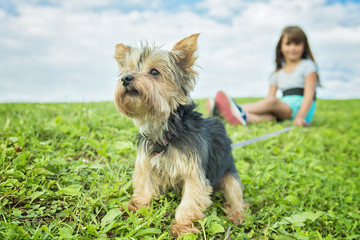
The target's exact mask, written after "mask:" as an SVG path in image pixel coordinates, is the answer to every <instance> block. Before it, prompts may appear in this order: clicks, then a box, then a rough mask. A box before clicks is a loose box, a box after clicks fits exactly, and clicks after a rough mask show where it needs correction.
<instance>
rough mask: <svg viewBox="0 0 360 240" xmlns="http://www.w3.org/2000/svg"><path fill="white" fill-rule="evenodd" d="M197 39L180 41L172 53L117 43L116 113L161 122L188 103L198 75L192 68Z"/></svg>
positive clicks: (195, 36) (152, 47) (190, 38)
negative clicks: (118, 70)
mask: <svg viewBox="0 0 360 240" xmlns="http://www.w3.org/2000/svg"><path fill="white" fill-rule="evenodd" d="M198 36H199V34H193V35H191V36H188V37H186V38H184V39H182V40H181V41H179V42H177V43H176V44H175V45H174V47H173V48H172V50H171V51H165V50H161V49H160V48H159V47H156V46H148V45H142V46H141V47H129V46H126V45H124V44H121V43H120V44H117V45H116V51H115V59H116V61H117V63H118V65H119V68H120V72H121V75H120V78H119V80H118V83H117V86H116V90H115V105H116V108H117V109H118V111H119V112H120V113H122V114H123V115H126V116H128V117H130V118H133V119H135V120H141V121H144V120H145V121H146V120H147V119H154V117H155V118H156V119H158V121H164V120H165V119H167V118H168V117H169V116H170V114H171V113H172V112H174V111H175V110H176V109H177V107H178V106H179V105H184V104H187V103H188V102H190V101H191V100H190V96H189V93H190V91H192V90H193V89H194V86H195V82H196V76H197V72H196V71H195V70H194V69H193V67H194V63H195V61H196V59H197V56H196V55H195V52H196V49H197V38H198Z"/></svg>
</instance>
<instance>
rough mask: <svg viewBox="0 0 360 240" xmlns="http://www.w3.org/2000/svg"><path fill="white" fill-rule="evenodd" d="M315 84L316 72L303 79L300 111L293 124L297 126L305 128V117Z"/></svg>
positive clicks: (312, 97) (311, 100) (312, 98)
mask: <svg viewBox="0 0 360 240" xmlns="http://www.w3.org/2000/svg"><path fill="white" fill-rule="evenodd" d="M316 82H317V74H316V72H312V73H310V74H309V75H307V76H306V77H305V87H304V99H303V102H302V103H301V106H300V109H299V111H298V113H297V114H296V116H295V118H294V120H293V123H294V124H295V125H298V126H305V117H306V114H307V113H308V111H309V109H310V107H311V104H312V102H313V100H314V94H315V88H316Z"/></svg>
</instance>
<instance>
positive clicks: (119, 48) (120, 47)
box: [115, 43, 130, 67]
mask: <svg viewBox="0 0 360 240" xmlns="http://www.w3.org/2000/svg"><path fill="white" fill-rule="evenodd" d="M129 51H130V47H128V46H125V45H124V44H122V43H119V44H117V45H116V47H115V60H116V61H117V62H118V64H119V66H120V67H121V66H122V65H123V64H122V63H123V62H124V59H125V56H126V53H127V52H129Z"/></svg>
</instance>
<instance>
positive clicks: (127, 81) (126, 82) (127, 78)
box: [121, 75, 134, 87]
mask: <svg viewBox="0 0 360 240" xmlns="http://www.w3.org/2000/svg"><path fill="white" fill-rule="evenodd" d="M121 81H122V84H123V86H124V87H126V86H128V85H129V84H130V83H132V82H133V81H134V77H133V76H132V75H126V76H124V77H122V78H121Z"/></svg>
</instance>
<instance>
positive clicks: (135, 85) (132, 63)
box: [115, 34, 247, 236]
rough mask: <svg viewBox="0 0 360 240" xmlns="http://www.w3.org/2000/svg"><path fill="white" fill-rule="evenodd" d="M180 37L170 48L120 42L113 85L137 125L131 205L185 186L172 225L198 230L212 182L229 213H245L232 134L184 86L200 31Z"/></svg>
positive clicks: (191, 75)
mask: <svg viewBox="0 0 360 240" xmlns="http://www.w3.org/2000/svg"><path fill="white" fill-rule="evenodd" d="M198 36H199V34H193V35H191V36H189V37H186V38H184V39H182V40H181V41H179V42H177V43H176V44H175V45H174V47H173V48H172V50H171V51H165V50H161V49H160V48H159V47H156V46H148V45H145V44H144V45H142V46H141V47H130V46H126V45H124V44H117V45H116V51H115V59H116V61H117V63H118V65H119V68H120V72H121V75H120V78H119V81H118V84H117V86H116V91H115V105H116V108H117V109H118V111H119V112H120V113H121V114H123V115H125V116H127V117H129V118H131V119H133V121H134V124H135V125H136V126H137V127H139V131H140V133H139V135H138V137H137V140H138V141H137V148H138V154H137V157H136V163H135V172H134V179H133V188H134V193H133V195H132V197H131V201H130V202H129V203H128V204H127V207H128V209H129V210H130V211H136V210H138V209H139V208H140V207H142V206H146V205H149V203H150V201H151V199H152V198H156V197H157V196H159V194H161V193H164V192H165V191H167V190H168V189H173V190H175V191H178V192H179V193H181V194H182V199H181V203H180V205H179V206H178V208H177V210H176V214H175V224H174V225H173V226H172V227H171V231H172V233H173V234H174V235H175V236H180V235H182V234H185V233H198V232H199V230H198V229H197V228H196V227H195V226H194V222H193V221H194V220H200V219H202V218H203V213H204V211H205V209H206V208H207V207H209V206H210V205H211V194H212V192H213V191H214V189H221V190H222V191H223V194H224V198H225V201H226V204H225V209H226V213H227V215H228V218H229V220H230V221H232V222H233V223H234V224H235V225H239V224H240V223H241V222H242V221H243V220H244V216H245V213H244V210H245V208H246V206H247V204H246V203H245V202H244V200H243V193H242V183H241V181H240V178H239V175H238V173H237V170H236V168H235V164H234V158H233V156H232V153H231V140H230V139H229V137H228V136H227V134H226V131H225V128H224V125H223V124H222V122H221V121H220V120H219V119H217V118H205V119H204V118H202V114H200V113H198V112H196V111H195V110H194V109H195V107H196V104H195V103H194V102H193V101H192V99H191V98H190V95H189V93H190V92H191V91H192V90H193V89H194V86H195V83H196V77H197V74H198V73H197V72H196V71H195V70H194V69H193V67H194V64H195V61H196V59H197V56H196V50H197V38H198Z"/></svg>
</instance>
